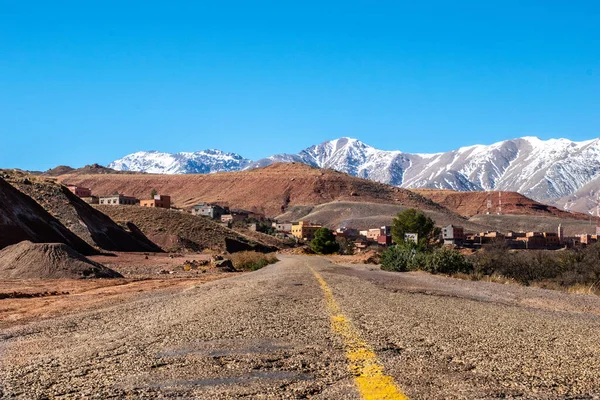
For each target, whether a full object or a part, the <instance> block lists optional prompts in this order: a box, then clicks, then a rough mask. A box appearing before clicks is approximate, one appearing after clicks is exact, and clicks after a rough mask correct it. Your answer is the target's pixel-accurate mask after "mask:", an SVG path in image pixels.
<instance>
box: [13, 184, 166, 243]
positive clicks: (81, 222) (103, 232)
mask: <svg viewBox="0 0 600 400" xmlns="http://www.w3.org/2000/svg"><path fill="white" fill-rule="evenodd" d="M8 182H9V183H10V184H11V185H13V186H14V187H16V188H17V189H19V190H20V191H21V192H22V193H24V194H26V195H27V196H29V197H31V198H32V199H34V200H35V201H36V202H37V203H38V204H40V205H41V206H42V207H43V208H44V209H45V210H46V211H48V212H49V213H50V214H52V215H53V216H54V217H55V218H56V219H58V220H59V221H60V222H61V223H62V224H63V225H64V226H65V227H66V228H68V229H69V230H70V231H71V232H73V233H74V234H76V235H77V236H79V237H80V238H81V239H83V240H85V241H86V242H87V243H88V244H89V245H91V246H95V247H98V248H100V249H104V250H108V251H151V252H156V251H161V249H160V248H159V247H158V246H156V245H155V244H154V243H152V242H151V241H150V240H148V239H147V238H145V237H144V236H143V235H141V234H139V233H137V232H132V231H131V230H129V231H128V230H125V229H123V227H121V226H119V225H117V224H116V223H115V222H114V221H113V220H111V219H110V218H109V217H108V216H106V215H105V214H103V213H101V212H99V211H98V210H96V209H94V208H93V207H91V206H90V205H89V204H87V203H86V202H84V201H83V200H81V199H80V198H79V197H77V196H75V195H74V194H73V193H71V192H70V191H69V190H68V189H67V188H65V187H64V186H62V185H59V184H57V183H55V182H53V181H52V180H47V179H44V178H40V177H31V176H28V177H26V176H25V175H23V174H18V173H13V174H12V175H10V178H8ZM132 229H133V230H135V228H134V227H132Z"/></svg>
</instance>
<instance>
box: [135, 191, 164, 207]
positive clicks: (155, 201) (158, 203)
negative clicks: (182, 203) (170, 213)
mask: <svg viewBox="0 0 600 400" xmlns="http://www.w3.org/2000/svg"><path fill="white" fill-rule="evenodd" d="M140 206H141V207H154V208H167V209H169V208H171V196H163V195H160V194H157V195H156V196H154V197H153V198H152V199H150V200H140Z"/></svg>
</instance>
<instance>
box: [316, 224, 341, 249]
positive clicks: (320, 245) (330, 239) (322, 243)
mask: <svg viewBox="0 0 600 400" xmlns="http://www.w3.org/2000/svg"><path fill="white" fill-rule="evenodd" d="M310 248H311V249H312V251H314V252H315V253H317V254H331V253H335V252H336V251H338V250H339V248H340V245H339V244H338V243H337V242H336V241H335V235H334V234H333V232H331V231H330V230H329V229H327V228H319V229H317V231H316V232H315V238H314V239H313V240H312V241H311V242H310Z"/></svg>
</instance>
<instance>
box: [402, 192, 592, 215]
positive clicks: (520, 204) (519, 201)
mask: <svg viewBox="0 0 600 400" xmlns="http://www.w3.org/2000/svg"><path fill="white" fill-rule="evenodd" d="M411 190H412V191H414V192H416V193H419V194H421V195H423V196H425V197H427V198H429V199H431V200H433V201H434V202H436V203H439V204H441V205H442V206H444V207H446V208H448V209H450V210H451V211H454V212H456V213H458V214H460V215H462V216H463V217H466V218H470V217H472V216H474V215H480V214H486V213H487V212H488V208H487V205H488V199H489V200H490V201H491V212H490V213H491V214H497V212H498V203H499V200H500V193H502V195H501V200H502V214H508V215H536V216H545V217H558V218H566V219H580V220H587V219H589V215H586V214H581V213H569V212H566V211H562V210H559V209H558V208H556V207H553V206H549V205H546V204H542V203H538V202H537V201H535V200H532V199H530V198H528V197H525V196H523V195H522V194H520V193H517V192H491V193H490V194H489V195H488V192H455V191H453V190H439V189H411Z"/></svg>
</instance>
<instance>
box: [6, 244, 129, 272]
mask: <svg viewBox="0 0 600 400" xmlns="http://www.w3.org/2000/svg"><path fill="white" fill-rule="evenodd" d="M82 278H122V276H121V274H119V273H118V272H115V271H113V270H112V269H109V268H106V267H105V266H103V265H102V264H99V263H97V262H94V261H91V260H88V259H87V258H85V257H84V256H82V255H81V254H79V253H78V252H76V251H75V250H73V249H71V248H70V247H69V246H67V245H65V244H63V243H32V242H30V241H23V242H21V243H18V244H15V245H12V246H9V247H7V248H5V249H3V250H2V251H0V279H82Z"/></svg>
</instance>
